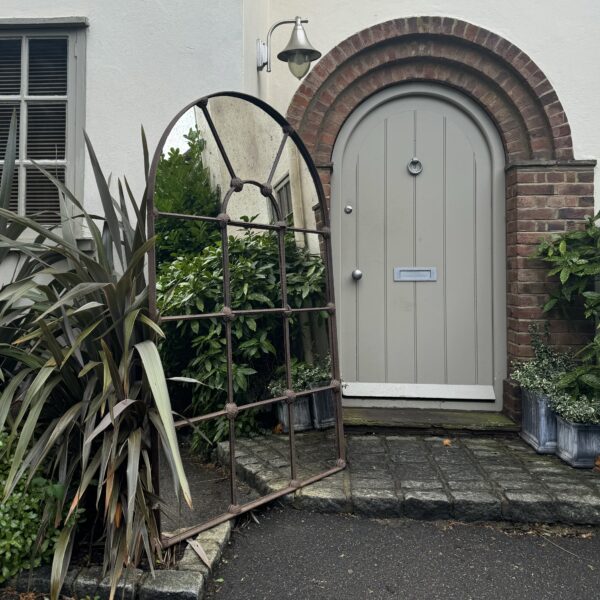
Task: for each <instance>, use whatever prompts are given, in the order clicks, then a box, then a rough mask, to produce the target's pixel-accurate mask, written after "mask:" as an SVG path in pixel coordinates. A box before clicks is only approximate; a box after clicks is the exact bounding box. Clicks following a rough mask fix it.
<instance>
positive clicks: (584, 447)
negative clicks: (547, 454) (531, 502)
mask: <svg viewBox="0 0 600 600" xmlns="http://www.w3.org/2000/svg"><path fill="white" fill-rule="evenodd" d="M552 408H553V409H554V411H555V412H556V414H557V448H556V453H557V454H558V456H560V458H562V459H563V460H564V461H565V462H566V463H568V464H569V465H571V466H572V467H583V468H592V467H593V466H594V461H595V459H596V456H598V455H599V454H600V394H598V395H587V394H581V395H579V396H574V395H573V394H572V393H564V394H560V395H558V396H557V397H556V398H554V399H553V400H552Z"/></svg>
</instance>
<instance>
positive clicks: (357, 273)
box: [352, 269, 363, 281]
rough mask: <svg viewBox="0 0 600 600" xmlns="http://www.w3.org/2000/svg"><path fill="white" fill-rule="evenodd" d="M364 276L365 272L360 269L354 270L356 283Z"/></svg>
mask: <svg viewBox="0 0 600 600" xmlns="http://www.w3.org/2000/svg"><path fill="white" fill-rule="evenodd" d="M362 276H363V272H362V271H361V270H360V269H354V271H352V279H354V281H358V280H359V279H362Z"/></svg>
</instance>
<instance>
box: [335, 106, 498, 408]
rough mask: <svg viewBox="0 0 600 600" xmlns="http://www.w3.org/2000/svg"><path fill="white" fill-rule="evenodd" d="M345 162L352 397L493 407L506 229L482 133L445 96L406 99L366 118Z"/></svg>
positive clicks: (340, 276)
mask: <svg viewBox="0 0 600 600" xmlns="http://www.w3.org/2000/svg"><path fill="white" fill-rule="evenodd" d="M336 156H337V158H336V162H335V163H334V170H336V171H337V177H336V180H335V181H337V186H336V190H335V195H334V199H333V202H334V203H335V206H334V208H333V215H332V216H333V227H334V236H336V237H337V240H338V241H337V243H336V247H337V258H336V268H337V281H336V286H337V294H338V306H339V311H340V342H341V358H342V362H341V367H342V376H343V379H344V381H345V382H346V384H347V385H346V389H345V394H346V396H362V397H389V398H398V397H404V398H432V399H433V398H437V399H444V398H446V399H453V400H459V401H464V400H482V401H493V400H494V399H495V398H496V395H497V389H496V392H495V391H494V384H495V383H497V381H496V380H495V368H494V336H495V334H496V333H497V332H495V331H494V302H496V301H497V299H496V298H495V293H498V292H500V291H501V288H502V286H501V285H497V286H496V288H497V289H496V290H495V286H494V282H495V275H494V257H493V254H494V252H493V248H494V238H495V237H497V236H499V235H503V225H502V223H498V222H497V221H498V220H499V219H498V216H497V215H499V214H500V213H499V212H498V211H495V210H494V207H493V199H494V194H493V187H494V168H495V166H494V161H493V158H492V152H491V150H490V147H489V144H488V142H487V141H486V138H485V136H484V134H483V133H482V130H481V129H480V127H479V126H478V125H477V124H476V123H475V122H474V120H473V119H472V118H471V117H470V116H467V114H465V112H464V111H463V110H461V109H460V108H458V107H457V106H455V105H454V104H452V103H450V102H448V101H446V100H444V99H442V98H437V97H428V96H421V95H414V96H403V97H399V98H396V99H392V100H390V101H388V102H385V103H382V104H381V105H379V106H377V107H376V108H374V109H373V110H371V111H370V112H368V113H367V114H366V115H364V116H363V117H362V118H361V119H360V120H359V121H358V122H357V124H356V125H355V126H354V127H353V129H352V131H351V132H350V133H349V135H348V136H347V138H346V141H345V142H344V147H343V149H342V150H340V151H338V152H337V154H336ZM495 215H496V216H495ZM500 264H502V263H501V262H500ZM359 271H360V272H359ZM497 275H498V274H497ZM496 310H497V307H496ZM496 387H497V386H496Z"/></svg>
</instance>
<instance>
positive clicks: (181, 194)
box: [154, 129, 220, 265]
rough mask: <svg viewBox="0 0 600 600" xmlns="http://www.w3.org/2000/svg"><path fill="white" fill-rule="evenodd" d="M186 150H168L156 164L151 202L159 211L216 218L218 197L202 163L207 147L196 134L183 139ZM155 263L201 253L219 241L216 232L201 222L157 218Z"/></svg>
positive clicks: (190, 132)
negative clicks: (215, 241)
mask: <svg viewBox="0 0 600 600" xmlns="http://www.w3.org/2000/svg"><path fill="white" fill-rule="evenodd" d="M184 137H185V139H186V140H188V143H189V148H188V150H187V151H186V152H185V153H184V154H182V153H181V152H180V150H179V149H178V148H171V149H170V150H169V153H168V154H167V156H164V157H163V158H162V159H161V161H160V162H159V164H158V170H157V172H156V188H155V196H154V202H155V205H156V208H157V209H158V210H161V211H164V212H172V213H182V214H196V215H205V216H207V217H215V216H217V214H218V213H219V202H220V201H219V193H218V190H213V189H212V186H211V181H210V171H209V170H208V169H207V168H206V167H205V166H204V164H203V162H202V152H203V151H204V147H205V145H206V143H205V141H204V140H203V139H202V138H201V137H200V133H199V132H198V130H195V129H190V131H189V133H188V134H187V135H186V136H184ZM155 229H156V235H157V239H158V241H157V244H156V261H157V264H158V265H161V264H163V263H165V262H169V261H171V260H173V259H175V258H177V257H178V256H183V255H184V254H194V253H198V252H200V251H201V250H202V249H203V248H204V247H205V246H206V245H207V244H209V243H210V242H211V241H214V240H215V238H216V239H218V238H219V235H220V233H219V230H218V229H216V228H215V227H214V226H211V225H208V224H207V223H205V222H202V221H189V220H183V219H171V218H160V219H157V220H156V226H155Z"/></svg>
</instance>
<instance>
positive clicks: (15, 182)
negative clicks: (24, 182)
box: [0, 165, 19, 212]
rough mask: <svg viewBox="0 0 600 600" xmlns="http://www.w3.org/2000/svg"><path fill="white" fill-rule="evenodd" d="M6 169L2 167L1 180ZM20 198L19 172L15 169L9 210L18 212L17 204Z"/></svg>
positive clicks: (0, 170)
mask: <svg viewBox="0 0 600 600" xmlns="http://www.w3.org/2000/svg"><path fill="white" fill-rule="evenodd" d="M3 169H4V167H2V165H0V179H2V172H3ZM18 198H19V171H18V169H17V168H16V167H15V169H14V173H13V180H12V186H11V188H10V200H9V201H8V208H9V210H12V211H14V212H17V203H18Z"/></svg>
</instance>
